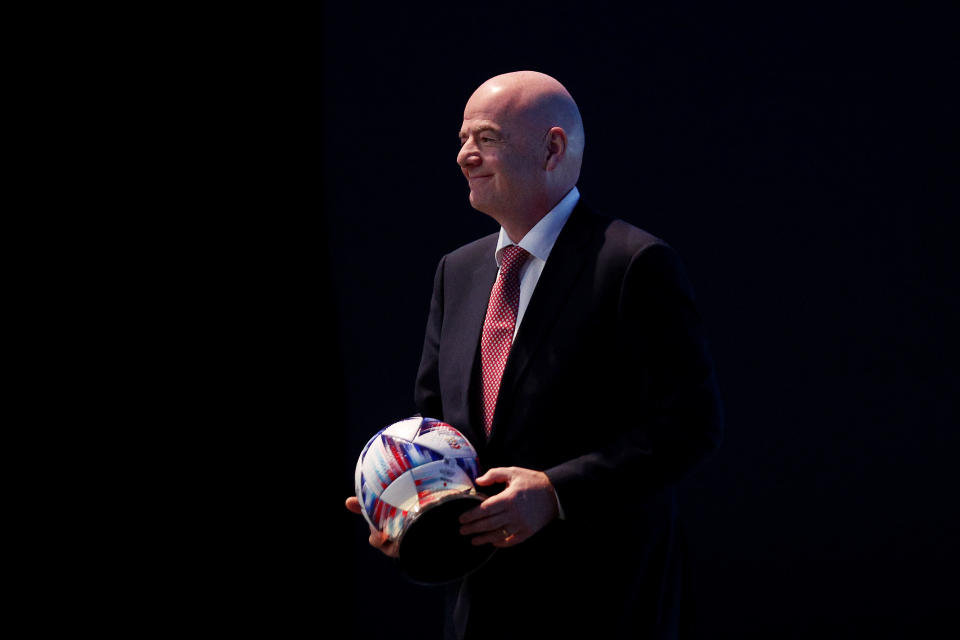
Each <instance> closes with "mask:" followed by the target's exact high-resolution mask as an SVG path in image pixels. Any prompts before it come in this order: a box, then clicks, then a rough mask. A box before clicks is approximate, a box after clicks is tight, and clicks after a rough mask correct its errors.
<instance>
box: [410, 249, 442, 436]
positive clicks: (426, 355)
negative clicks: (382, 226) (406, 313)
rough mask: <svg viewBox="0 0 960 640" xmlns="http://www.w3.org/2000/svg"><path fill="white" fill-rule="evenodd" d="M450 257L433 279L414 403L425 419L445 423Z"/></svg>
mask: <svg viewBox="0 0 960 640" xmlns="http://www.w3.org/2000/svg"><path fill="white" fill-rule="evenodd" d="M445 263H446V256H444V258H442V259H441V260H440V264H439V265H437V273H436V275H435V276H434V279H433V296H432V298H431V300H430V315H429V316H428V318H427V327H426V331H425V334H424V339H423V353H422V355H421V356H420V368H419V369H418V370H417V380H416V384H415V386H414V402H415V404H416V406H417V410H418V411H420V414H421V415H424V416H429V417H431V418H436V419H438V420H443V419H444V416H443V402H442V401H441V398H440V373H439V357H440V331H441V329H442V328H443V269H444V264H445Z"/></svg>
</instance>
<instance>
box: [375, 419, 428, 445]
mask: <svg viewBox="0 0 960 640" xmlns="http://www.w3.org/2000/svg"><path fill="white" fill-rule="evenodd" d="M423 421H424V419H423V418H421V417H420V416H414V417H412V418H407V419H406V420H401V421H400V422H394V423H393V424H391V425H390V426H389V427H386V428H385V429H383V430H382V432H381V433H385V434H386V435H388V436H393V437H394V438H400V439H401V440H413V439H414V438H415V437H416V436H417V431H419V430H420V425H421V424H423Z"/></svg>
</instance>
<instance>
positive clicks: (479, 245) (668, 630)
mask: <svg viewBox="0 0 960 640" xmlns="http://www.w3.org/2000/svg"><path fill="white" fill-rule="evenodd" d="M460 141H461V149H460V153H459V154H458V156H457V162H458V164H459V165H460V167H461V169H462V171H463V174H464V177H465V178H466V179H467V181H468V183H469V185H470V203H471V205H472V206H473V207H474V208H475V209H477V210H479V211H481V212H483V213H486V214H487V215H489V216H491V217H492V218H494V219H495V220H496V221H497V222H498V223H500V225H501V230H500V232H499V233H498V234H493V235H491V236H488V237H486V238H482V239H480V240H478V241H476V242H473V243H471V244H468V245H466V246H464V247H461V248H460V249H458V250H456V251H454V252H452V253H450V254H448V255H447V256H444V258H443V259H442V260H441V261H440V265H439V267H438V269H437V275H436V279H435V282H434V293H433V300H432V302H431V308H430V316H429V319H428V322H427V328H426V337H425V341H424V348H423V356H422V359H421V363H420V369H419V372H418V376H417V381H416V392H415V398H416V402H417V405H418V407H419V409H420V411H421V412H422V414H423V415H425V416H430V417H434V418H438V419H441V420H443V421H445V422H448V423H450V424H452V425H454V426H455V427H457V428H458V429H460V430H461V431H463V433H464V434H465V435H466V436H467V437H468V439H470V441H471V442H472V443H473V444H474V446H475V447H476V448H477V449H478V453H479V457H480V462H481V465H482V467H483V469H484V470H485V472H484V473H483V474H482V475H481V476H480V477H479V478H478V479H477V484H478V485H479V486H480V487H483V489H482V490H483V491H484V492H485V493H486V494H487V495H490V496H491V497H489V498H488V499H486V500H485V501H484V502H483V503H481V504H480V505H479V506H478V507H476V508H475V509H473V510H471V511H469V512H467V513H465V514H464V515H463V517H462V518H461V523H462V529H461V533H462V534H463V535H468V536H472V542H473V543H474V544H492V545H494V546H495V547H498V548H499V549H498V551H497V553H495V554H494V555H493V556H492V558H491V559H490V561H489V562H488V563H487V564H485V565H484V566H483V567H481V568H480V569H479V570H477V571H476V572H474V573H473V574H471V575H469V576H467V577H466V578H465V579H464V580H462V581H461V582H459V583H458V584H456V585H454V586H453V587H452V588H451V590H450V598H449V602H448V604H449V606H448V611H449V614H450V620H449V624H448V635H449V636H450V637H455V638H481V639H482V638H511V637H527V638H548V637H553V638H556V637H560V638H566V637H590V638H614V637H638V638H673V637H678V634H679V632H680V629H681V624H680V623H681V619H682V617H683V616H682V615H681V614H682V611H683V606H684V596H685V594H684V589H685V587H686V586H687V585H685V584H684V583H683V575H684V569H685V567H684V562H685V559H684V556H683V548H682V543H681V540H682V538H681V537H680V535H679V532H678V530H677V522H676V515H675V511H676V506H675V505H676V501H675V495H674V494H675V491H674V488H673V487H674V485H675V483H676V482H677V480H678V479H680V478H681V477H682V476H683V475H684V474H685V473H686V472H688V471H689V470H690V468H691V467H692V466H693V465H695V464H696V463H697V462H699V461H700V460H702V459H703V458H704V457H705V456H706V455H707V454H708V453H710V452H711V451H712V450H713V449H715V448H716V446H717V445H718V443H719V439H720V432H721V416H720V413H721V412H720V401H719V395H718V392H717V388H716V384H715V381H714V377H713V368H712V364H711V361H710V358H709V356H708V354H707V350H706V346H705V343H704V339H703V335H702V330H701V326H700V321H699V318H698V316H697V312H696V310H695V308H694V305H693V300H692V294H691V290H690V287H689V284H688V282H687V280H686V277H685V276H684V274H683V271H682V267H681V265H680V262H679V260H678V258H677V257H676V255H675V254H674V252H673V251H672V250H671V249H670V248H669V247H668V246H667V245H665V244H664V243H663V242H662V241H660V240H659V239H657V238H655V237H653V236H651V235H649V234H647V233H645V232H644V231H641V230H639V229H637V228H635V227H632V226H630V225H628V224H626V223H624V222H622V221H619V220H612V219H609V218H604V217H601V216H598V215H596V214H594V213H592V212H591V211H590V210H589V209H588V208H587V207H586V205H585V204H584V203H583V202H581V201H580V199H579V197H580V196H579V191H578V190H577V188H576V183H577V180H578V178H579V174H580V167H581V160H582V156H583V150H584V131H583V124H582V122H581V118H580V114H579V110H578V109H577V106H576V103H575V102H574V100H573V98H572V97H571V96H570V94H569V93H568V92H567V90H566V89H565V88H564V87H563V86H562V85H561V84H560V83H559V82H557V81H556V80H555V79H553V78H551V77H549V76H546V75H544V74H541V73H536V72H532V71H521V72H515V73H508V74H504V75H500V76H496V77H494V78H491V79H490V80H488V81H487V82H485V83H484V84H483V85H481V86H480V87H479V88H478V89H477V90H476V91H475V92H474V94H473V95H472V96H471V97H470V99H469V101H468V102H467V105H466V108H465V110H464V116H463V125H462V128H461V130H460ZM518 247H519V248H518ZM347 506H348V508H350V509H351V511H354V512H359V504H358V503H357V502H356V499H353V498H352V499H349V500H348V501H347ZM370 541H371V544H373V545H374V546H376V547H377V548H380V549H381V550H382V551H383V552H384V553H387V554H390V555H395V554H396V549H395V548H394V547H393V545H392V543H390V542H388V541H386V540H385V539H384V537H383V536H381V535H380V534H378V533H377V532H375V531H372V532H371V539H370Z"/></svg>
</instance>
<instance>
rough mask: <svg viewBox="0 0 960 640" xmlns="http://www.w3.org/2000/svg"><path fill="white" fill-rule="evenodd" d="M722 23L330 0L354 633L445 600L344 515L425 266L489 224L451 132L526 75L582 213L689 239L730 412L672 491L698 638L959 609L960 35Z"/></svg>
mask: <svg viewBox="0 0 960 640" xmlns="http://www.w3.org/2000/svg"><path fill="white" fill-rule="evenodd" d="M719 4H720V3H715V5H719ZM715 5H710V6H706V7H700V8H693V7H692V6H691V5H689V4H686V3H684V4H682V6H679V7H675V8H669V9H665V8H644V7H635V8H630V9H624V8H623V7H622V6H621V5H620V4H619V3H607V2H591V3H583V4H579V5H564V4H558V3H552V4H548V5H543V6H536V5H534V4H528V3H511V4H503V5H499V4H490V3H487V4H483V5H471V6H465V5H463V6H462V5H453V6H447V7H440V6H437V7H431V8H430V9H429V10H427V9H420V8H416V5H413V4H403V5H399V4H398V5H391V6H377V7H372V6H369V5H367V4H364V3H345V2H344V3H327V5H326V7H325V9H324V15H323V23H324V29H323V52H322V53H323V86H322V92H323V98H322V99H323V113H322V135H323V138H322V142H323V144H322V153H323V158H322V162H323V164H322V188H323V207H324V209H325V220H326V224H325V227H324V228H323V229H322V231H323V233H325V234H326V244H327V250H328V252H327V255H326V258H325V260H326V262H327V264H326V265H325V266H326V270H325V273H324V286H325V287H329V293H330V296H331V297H329V298H327V299H328V300H330V301H331V302H332V309H331V310H330V312H331V313H332V316H331V317H332V318H333V327H332V328H331V329H330V330H331V331H333V333H332V335H333V336H334V337H335V338H336V340H335V344H336V346H335V347H334V346H332V345H333V343H334V341H331V342H330V343H329V346H324V345H327V344H328V343H323V344H321V345H318V346H317V345H315V346H314V347H313V348H315V349H316V351H315V352H316V353H318V354H319V356H320V357H319V366H320V368H321V369H322V371H323V373H324V374H332V375H333V378H332V381H331V382H330V383H329V384H328V385H327V391H328V392H330V393H329V394H328V395H327V396H326V399H325V401H324V409H323V414H324V419H323V420H322V422H323V425H322V426H323V428H322V435H321V437H322V438H324V439H325V440H326V439H327V438H330V439H332V441H333V442H335V446H334V448H333V449H332V452H333V455H332V457H333V458H334V459H335V460H336V462H337V463H338V464H339V465H340V468H339V471H338V475H337V477H336V480H335V482H333V485H334V486H333V488H334V489H335V490H334V491H333V493H334V494H335V495H334V496H333V498H331V502H330V504H324V505H323V506H322V508H321V512H322V513H323V516H322V517H323V522H324V526H325V527H328V528H332V529H333V530H334V531H335V532H336V534H337V538H336V539H337V547H336V548H337V550H336V552H335V553H334V555H335V556H336V558H337V559H339V560H340V561H341V563H342V565H341V569H340V571H339V572H338V573H336V574H334V576H335V581H336V584H335V585H334V588H335V589H336V594H335V598H334V603H335V606H336V607H337V609H338V611H339V612H342V613H343V614H344V615H345V616H348V617H349V619H350V620H353V621H354V622H353V623H352V624H354V625H355V626H354V627H353V628H354V629H355V630H356V637H361V638H379V637H383V638H388V637H389V638H398V637H414V635H415V634H413V633H412V632H411V633H407V634H406V635H405V629H409V627H408V624H415V625H416V629H417V631H416V633H417V634H422V636H420V635H418V636H417V637H435V636H434V635H433V634H434V631H436V634H439V628H440V627H439V624H440V623H439V600H438V598H439V594H438V592H437V591H436V590H432V589H426V588H422V587H417V586H414V585H411V584H408V583H406V582H404V581H403V579H401V578H400V577H399V576H398V575H397V574H396V571H395V570H394V568H393V567H392V566H391V565H390V564H389V563H388V562H387V561H386V560H385V559H383V558H380V557H378V554H377V553H376V552H374V551H373V550H371V549H369V548H368V547H367V545H366V532H365V529H366V525H365V524H363V523H362V521H361V520H360V518H358V517H354V516H352V515H351V514H348V513H347V512H346V510H344V509H342V506H341V503H342V500H343V499H344V498H346V497H347V496H348V495H350V494H351V493H352V490H353V484H352V483H353V466H354V464H355V460H356V456H357V455H358V454H359V452H360V449H361V448H362V446H363V444H364V443H365V442H366V440H367V439H368V438H369V436H370V435H372V434H373V433H374V432H376V431H377V430H378V429H380V428H381V427H383V426H385V425H387V424H389V423H391V422H393V421H395V420H397V419H400V418H402V417H406V416H407V415H409V414H411V413H413V412H414V411H415V408H414V406H413V400H412V391H413V381H414V375H415V373H416V368H417V364H418V362H419V354H420V348H421V344H422V332H423V326H424V322H425V320H426V317H427V311H428V304H429V299H430V292H431V285H432V277H433V273H434V269H435V267H436V264H437V262H438V260H439V259H440V257H441V256H442V255H443V254H444V253H446V252H449V251H451V250H453V249H455V248H456V247H458V246H460V245H461V244H463V243H465V242H467V241H470V240H472V239H474V238H476V237H479V236H481V235H484V234H486V233H490V232H493V231H495V230H496V226H495V224H494V223H493V222H492V221H491V220H490V219H488V218H486V217H485V216H484V215H482V214H480V213H478V212H476V211H473V210H472V209H471V208H470V206H469V203H468V201H467V192H468V190H467V187H466V184H465V181H464V180H463V178H462V176H461V175H460V173H459V169H458V167H457V166H456V165H455V156H456V151H457V146H456V143H455V139H456V136H455V134H456V133H457V130H458V128H459V126H460V121H461V115H462V109H463V105H464V103H465V102H466V100H467V98H468V97H469V95H470V93H471V92H472V91H473V89H474V88H475V87H476V86H477V85H479V84H480V83H481V82H482V81H484V80H485V79H487V78H489V77H491V76H493V75H496V74H499V73H503V72H506V71H513V70H518V69H535V70H539V71H543V72H545V73H548V74H550V75H553V76H554V77H556V78H557V79H559V80H560V81H561V82H562V83H564V85H565V86H566V87H567V88H568V89H569V90H570V92H571V93H572V94H573V96H574V98H575V99H576V100H577V102H578V104H579V106H580V109H581V112H582V115H583V118H584V122H585V128H586V136H587V146H586V156H585V162H584V169H583V173H582V177H581V180H580V182H579V188H580V191H581V193H582V195H583V197H584V198H585V199H586V201H588V202H589V203H591V204H592V205H593V207H594V208H595V209H598V210H600V211H602V212H605V213H608V214H610V215H613V216H616V217H620V218H623V219H625V220H627V221H629V222H631V223H633V224H635V225H637V226H640V227H642V228H644V229H646V230H648V231H650V232H652V233H654V234H656V235H658V236H660V237H662V238H664V239H665V240H666V241H667V242H669V243H670V244H672V245H673V246H674V247H675V248H676V249H677V250H678V251H679V253H680V255H681V256H682V257H683V258H684V260H685V262H686V266H687V269H688V273H689V275H690V278H691V280H692V282H693V285H694V287H695V290H696V292H697V296H698V303H699V308H700V311H701V313H702V315H703V318H704V321H705V324H706V328H707V335H708V338H709V340H710V343H711V348H712V353H713V356H714V358H715V361H716V366H717V371H718V377H719V381H720V384H721V389H722V392H723V397H724V401H725V405H726V412H727V423H726V440H725V442H724V445H723V447H722V448H721V450H720V452H719V453H718V454H717V455H716V456H715V457H714V458H712V459H711V460H710V461H709V462H708V463H707V464H706V465H704V466H703V467H702V468H701V469H700V470H699V471H698V472H697V473H695V474H694V475H693V476H692V477H691V478H689V479H688V480H687V481H686V482H685V483H684V486H683V492H682V504H683V514H684V519H685V522H686V525H687V528H688V531H689V535H690V539H691V544H692V548H693V554H694V557H695V560H696V578H697V596H698V611H699V614H698V626H699V628H700V629H701V631H702V634H703V637H706V638H745V637H750V638H753V637H756V638H847V637H851V636H853V637H861V636H863V637H866V636H872V637H884V638H899V637H911V634H912V633H915V632H917V630H918V629H920V628H931V629H932V628H933V626H934V625H935V624H936V623H938V622H943V621H947V620H948V613H949V612H950V611H951V608H953V609H954V610H955V607H956V596H957V588H956V569H957V559H958V557H957V556H958V553H957V543H956V541H957V539H958V536H960V530H958V529H960V527H958V521H960V519H958V514H957V499H956V497H955V495H954V492H955V489H956V487H957V486H958V483H957V480H956V478H955V469H956V465H955V464H954V461H955V459H956V452H957V445H958V440H960V439H958V437H957V426H958V424H957V415H956V408H955V407H956V399H957V379H958V376H957V373H956V370H955V367H956V353H955V347H956V341H955V338H954V335H955V331H956V326H957V325H958V321H960V313H958V304H957V288H956V272H957V269H956V259H955V258H954V257H953V247H954V245H955V244H956V242H957V236H956V231H957V224H956V222H955V217H956V210H957V204H958V203H957V200H956V196H955V191H954V190H953V189H952V184H949V183H955V182H956V133H957V127H956V124H955V120H956V104H955V102H953V101H952V100H951V99H950V85H952V84H954V83H955V82H956V77H957V75H958V74H957V65H956V53H955V50H954V49H953V48H948V45H950V44H951V43H952V41H954V40H955V33H956V32H955V23H954V22H952V21H951V20H949V19H948V17H947V16H941V15H933V14H931V13H930V12H929V11H928V10H923V9H907V8H900V9H893V8H891V9H887V10H882V11H881V10H879V9H877V8H876V7H863V8H860V7H855V6H851V5H848V4H844V3H834V4H832V5H825V6H820V7H813V6H810V5H803V6H796V7H791V8H785V7H783V6H781V3H768V6H766V7H761V8H758V7H751V8H749V9H747V8H743V7H741V8H729V7H720V6H715ZM948 151H949V154H948ZM948 187H949V188H948ZM311 284H312V283H311ZM314 373H315V372H314ZM328 471H329V470H328ZM326 482H327V483H328V484H329V483H330V482H331V481H330V480H329V479H328V480H326ZM341 494H342V495H341ZM610 536H611V544H621V543H623V542H624V537H623V536H624V534H623V532H619V531H611V532H610ZM318 580H319V582H321V583H323V584H326V582H327V579H326V577H321V578H319V579H318ZM522 587H523V585H512V586H511V588H510V590H511V591H512V592H514V593H516V592H522ZM585 588H587V586H585ZM433 620H436V623H435V624H434V622H433Z"/></svg>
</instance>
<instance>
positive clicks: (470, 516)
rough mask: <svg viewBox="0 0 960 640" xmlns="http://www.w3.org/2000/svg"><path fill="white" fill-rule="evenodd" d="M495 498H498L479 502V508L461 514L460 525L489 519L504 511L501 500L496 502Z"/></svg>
mask: <svg viewBox="0 0 960 640" xmlns="http://www.w3.org/2000/svg"><path fill="white" fill-rule="evenodd" d="M497 497H498V496H493V497H492V498H487V499H486V500H484V501H483V502H481V503H480V505H479V506H477V507H474V508H473V509H470V511H466V512H464V513H463V514H461V515H460V524H470V523H471V522H476V521H477V520H483V519H484V518H489V517H491V516H495V515H498V514H500V513H503V512H504V511H506V505H505V504H504V503H503V500H497V499H496V498H497Z"/></svg>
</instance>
